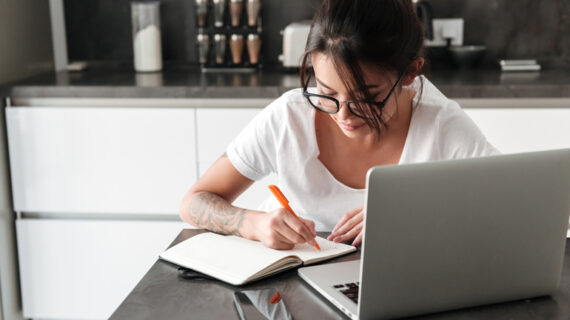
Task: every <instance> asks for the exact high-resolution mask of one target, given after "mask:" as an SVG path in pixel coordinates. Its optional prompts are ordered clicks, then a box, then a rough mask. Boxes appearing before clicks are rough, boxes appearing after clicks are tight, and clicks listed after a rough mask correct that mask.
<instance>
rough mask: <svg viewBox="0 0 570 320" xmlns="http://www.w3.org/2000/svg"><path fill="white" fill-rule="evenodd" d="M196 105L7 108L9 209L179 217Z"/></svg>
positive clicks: (191, 171)
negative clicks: (12, 205)
mask: <svg viewBox="0 0 570 320" xmlns="http://www.w3.org/2000/svg"><path fill="white" fill-rule="evenodd" d="M194 117H195V109H192V108H171V109H169V108H160V107H157V108H150V107H149V108H132V107H131V108H109V107H97V108H89V107H59V108H58V107H9V108H6V119H7V120H6V121H7V126H8V143H9V152H10V165H11V173H12V186H13V195H14V209H15V211H21V212H54V213H80V214H91V213H97V214H131V213H136V214H166V215H177V214H178V205H179V203H180V200H181V199H182V196H183V195H184V193H185V192H186V190H187V189H188V188H189V187H190V186H191V185H192V183H193V182H194V181H195V180H196V154H195V151H196V145H195V139H196V137H195V118H194Z"/></svg>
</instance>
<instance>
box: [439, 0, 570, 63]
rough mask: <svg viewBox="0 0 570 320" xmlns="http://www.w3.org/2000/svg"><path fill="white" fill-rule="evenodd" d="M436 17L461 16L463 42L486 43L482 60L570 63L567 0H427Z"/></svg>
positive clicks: (569, 18) (568, 9)
mask: <svg viewBox="0 0 570 320" xmlns="http://www.w3.org/2000/svg"><path fill="white" fill-rule="evenodd" d="M429 2H430V3H431V4H432V6H433V10H434V15H435V16H436V17H438V18H455V17H463V18H464V19H465V26H464V29H465V30H464V37H465V39H464V42H465V44H483V45H486V46H487V49H488V54H487V56H486V59H485V60H486V63H487V64H489V63H492V62H494V60H496V59H505V58H506V59H528V58H536V59H538V60H539V62H540V63H542V64H543V65H545V66H552V67H557V66H570V1H568V0H543V1H536V0H516V1H512V0H485V1H480V0H466V1H457V0H430V1H429Z"/></svg>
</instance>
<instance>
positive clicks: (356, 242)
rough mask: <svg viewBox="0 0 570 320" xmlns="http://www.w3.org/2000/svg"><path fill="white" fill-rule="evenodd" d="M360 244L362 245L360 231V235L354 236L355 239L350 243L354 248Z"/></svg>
mask: <svg viewBox="0 0 570 320" xmlns="http://www.w3.org/2000/svg"><path fill="white" fill-rule="evenodd" d="M361 243H362V231H360V233H359V234H358V235H357V236H356V238H354V241H352V245H353V246H355V247H356V246H357V245H359V244H361Z"/></svg>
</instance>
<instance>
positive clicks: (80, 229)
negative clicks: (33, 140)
mask: <svg viewBox="0 0 570 320" xmlns="http://www.w3.org/2000/svg"><path fill="white" fill-rule="evenodd" d="M182 226H183V223H182V222H174V221H172V222H169V221H117V220H107V221H101V220H55V219H52V220H47V219H46V220H42V219H20V220H17V221H16V230H17V237H18V255H19V267H20V284H21V293H22V303H23V313H24V317H25V318H43V319H108V318H109V317H110V316H111V314H112V313H113V312H114V310H115V309H116V308H117V307H118V306H119V305H120V304H121V302H122V301H123V300H124V299H125V298H126V296H127V295H128V294H129V293H130V292H131V290H132V289H133V288H134V287H135V285H136V284H137V283H138V282H139V281H140V279H141V278H142V277H143V275H144V274H145V273H146V272H147V271H148V269H149V268H150V267H151V266H152V264H153V263H154V262H155V261H156V259H157V258H158V255H159V254H160V253H161V252H162V251H163V250H165V249H166V248H167V247H168V245H169V244H170V243H171V242H172V240H174V238H175V237H176V235H177V234H178V233H179V232H180V230H182Z"/></svg>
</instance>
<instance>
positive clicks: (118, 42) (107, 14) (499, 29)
mask: <svg viewBox="0 0 570 320" xmlns="http://www.w3.org/2000/svg"><path fill="white" fill-rule="evenodd" d="M429 2H430V3H431V4H432V6H433V9H434V15H435V17H436V18H450V17H463V18H464V19H465V44H485V45H486V46H487V48H488V51H487V55H486V59H485V61H486V63H487V64H489V65H490V64H496V60H497V59H503V58H537V59H539V61H540V62H541V63H543V65H545V66H570V37H569V36H568V34H570V2H569V1H568V0H544V1H535V0H517V1H509V0H489V1H480V0H465V1H456V0H430V1H429ZM319 3H320V0H288V1H282V0H265V2H264V3H263V9H262V17H263V38H262V40H263V43H264V44H263V50H264V52H263V55H264V59H265V61H266V63H277V56H278V55H279V54H280V53H281V36H280V34H279V31H280V30H281V29H283V27H285V26H286V25H287V24H288V23H289V22H292V21H297V20H302V19H310V18H311V17H312V15H313V12H314V9H315V8H316V7H317V6H318V4H319ZM193 13H194V8H193V1H192V0H162V23H163V55H164V59H165V60H170V61H182V62H193V63H194V62H196V61H197V58H196V50H195V48H194V39H195V36H196V28H195V27H194V25H195V19H194V16H193ZM65 18H66V26H67V39H68V46H69V58H70V60H112V61H126V62H129V63H130V61H131V59H132V43H131V42H132V38H131V28H130V9H129V1H127V0H90V1H65Z"/></svg>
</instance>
